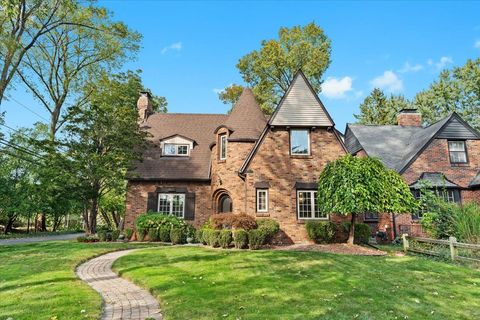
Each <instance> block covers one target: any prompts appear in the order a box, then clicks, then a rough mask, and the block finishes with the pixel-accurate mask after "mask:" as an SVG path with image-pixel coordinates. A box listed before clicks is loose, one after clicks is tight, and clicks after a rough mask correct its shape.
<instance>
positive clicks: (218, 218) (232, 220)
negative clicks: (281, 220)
mask: <svg viewBox="0 0 480 320" xmlns="http://www.w3.org/2000/svg"><path fill="white" fill-rule="evenodd" d="M209 226H210V227H211V228H213V229H216V230H221V229H244V230H247V231H248V230H251V229H255V228H256V227H257V223H256V222H255V218H254V217H252V216H250V215H248V214H244V213H242V214H233V213H220V214H213V215H212V216H210V219H209Z"/></svg>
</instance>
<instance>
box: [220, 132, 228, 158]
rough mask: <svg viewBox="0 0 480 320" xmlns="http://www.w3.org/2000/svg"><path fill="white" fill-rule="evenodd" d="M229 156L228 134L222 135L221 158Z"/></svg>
mask: <svg viewBox="0 0 480 320" xmlns="http://www.w3.org/2000/svg"><path fill="white" fill-rule="evenodd" d="M226 158H227V136H226V135H223V136H220V159H226Z"/></svg>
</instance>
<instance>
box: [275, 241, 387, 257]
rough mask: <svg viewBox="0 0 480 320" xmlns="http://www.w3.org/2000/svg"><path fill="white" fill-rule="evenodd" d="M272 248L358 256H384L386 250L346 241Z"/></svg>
mask: <svg viewBox="0 0 480 320" xmlns="http://www.w3.org/2000/svg"><path fill="white" fill-rule="evenodd" d="M271 249H272V250H287V251H290V250H292V251H315V252H327V253H336V254H348V255H356V256H384V255H386V254H387V253H386V252H385V251H381V250H377V249H374V248H370V247H362V246H358V245H353V246H352V245H348V244H346V243H332V244H292V245H289V246H274V247H271Z"/></svg>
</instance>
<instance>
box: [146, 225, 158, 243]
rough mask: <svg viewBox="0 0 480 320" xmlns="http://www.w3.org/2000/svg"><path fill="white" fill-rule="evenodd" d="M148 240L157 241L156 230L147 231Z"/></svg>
mask: <svg viewBox="0 0 480 320" xmlns="http://www.w3.org/2000/svg"><path fill="white" fill-rule="evenodd" d="M148 240H150V241H158V240H159V238H158V229H156V228H150V229H148Z"/></svg>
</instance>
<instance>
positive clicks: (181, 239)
mask: <svg viewBox="0 0 480 320" xmlns="http://www.w3.org/2000/svg"><path fill="white" fill-rule="evenodd" d="M186 238H187V237H186V234H185V228H178V227H172V229H171V230H170V240H171V242H172V244H182V243H185V241H186Z"/></svg>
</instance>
